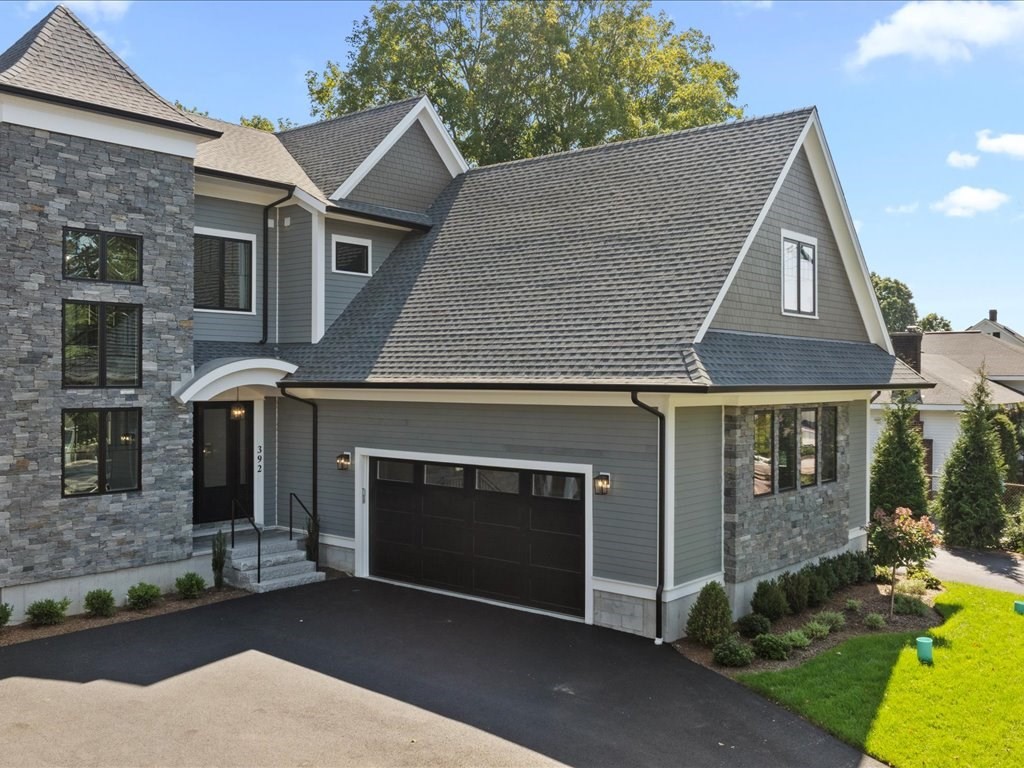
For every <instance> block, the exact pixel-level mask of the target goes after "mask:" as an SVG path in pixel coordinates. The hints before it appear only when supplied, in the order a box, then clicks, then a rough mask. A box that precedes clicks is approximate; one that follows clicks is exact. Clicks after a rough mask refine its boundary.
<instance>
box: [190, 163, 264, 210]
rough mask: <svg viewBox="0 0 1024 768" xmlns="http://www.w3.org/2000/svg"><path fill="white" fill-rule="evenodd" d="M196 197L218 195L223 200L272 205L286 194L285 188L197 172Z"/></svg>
mask: <svg viewBox="0 0 1024 768" xmlns="http://www.w3.org/2000/svg"><path fill="white" fill-rule="evenodd" d="M195 193H196V197H216V198H219V199H221V200H233V201H235V202H239V203H251V204H253V205H270V203H272V202H274V201H275V200H280V199H281V198H282V197H283V196H284V190H282V189H280V188H278V187H265V186H262V185H260V184H250V183H247V182H244V181H235V180H233V179H221V178H218V177H216V176H207V175H205V174H203V173H202V172H199V171H197V172H196V186H195Z"/></svg>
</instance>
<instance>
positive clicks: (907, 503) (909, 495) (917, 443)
mask: <svg viewBox="0 0 1024 768" xmlns="http://www.w3.org/2000/svg"><path fill="white" fill-rule="evenodd" d="M884 418H885V424H884V426H883V428H882V434H881V435H879V437H878V443H877V444H876V445H875V459H874V461H873V462H872V464H871V507H872V509H878V508H879V507H881V508H882V509H885V510H888V511H890V512H891V511H892V510H894V509H896V508H897V507H909V508H910V509H911V510H913V511H914V513H915V514H918V515H920V514H923V513H924V512H925V511H926V510H927V509H928V478H927V477H926V476H925V473H924V443H923V442H921V433H920V432H919V431H918V430H917V428H916V427H915V426H914V422H915V420H916V418H917V409H916V408H915V407H914V405H913V404H912V403H911V402H910V394H909V393H908V392H903V391H896V392H893V403H892V405H891V406H889V407H888V408H886V409H885V417H884Z"/></svg>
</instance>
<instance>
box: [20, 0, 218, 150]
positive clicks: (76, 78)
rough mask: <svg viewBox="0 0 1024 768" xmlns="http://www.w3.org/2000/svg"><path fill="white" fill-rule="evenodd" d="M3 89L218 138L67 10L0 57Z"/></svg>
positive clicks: (59, 8)
mask: <svg viewBox="0 0 1024 768" xmlns="http://www.w3.org/2000/svg"><path fill="white" fill-rule="evenodd" d="M0 90H8V91H13V92H19V93H25V94H26V95H32V96H36V97H38V98H44V99H49V100H60V101H66V102H68V101H69V102H74V103H76V104H80V105H89V106H92V107H97V108H101V109H104V110H108V111H114V112H117V113H122V114H125V115H131V116H134V117H136V118H138V119H141V120H144V121H147V122H155V123H160V124H163V125H168V126H173V127H177V128H180V129H183V130H186V131H189V132H192V133H200V134H204V135H212V136H215V135H217V134H216V132H212V131H210V130H209V129H207V128H205V127H203V126H201V125H199V123H198V122H196V121H195V120H193V119H192V118H190V117H189V116H188V115H186V114H184V113H183V112H181V111H180V110H178V109H177V108H176V107H175V106H174V105H173V104H170V103H168V102H167V101H165V100H164V99H163V98H162V97H161V96H160V95H159V94H157V93H156V91H154V90H153V89H152V88H150V87H149V86H148V85H146V84H145V83H144V82H143V81H142V79H141V78H140V77H139V76H138V75H136V74H135V73H134V72H132V70H131V69H130V68H129V67H128V65H127V64H125V63H124V62H123V61H121V59H120V58H118V56H117V54H115V53H114V52H113V51H111V50H110V49H109V48H108V47H107V46H106V45H105V44H104V43H103V41H102V40H100V39H99V38H98V37H96V35H94V34H93V33H92V32H91V31H90V30H89V28H88V27H86V26H85V25H84V24H83V23H82V22H81V21H79V20H78V18H77V17H76V16H75V15H74V14H73V13H72V12H71V11H69V10H68V9H67V8H65V7H64V6H62V5H58V6H57V7H56V8H54V9H53V10H52V11H51V12H50V13H48V14H47V15H46V17H45V18H43V19H42V20H41V21H40V22H39V23H38V24H36V25H35V26H34V27H32V29H30V30H29V31H28V32H26V33H25V34H24V35H23V36H22V37H21V38H20V39H19V40H18V41H17V42H15V43H14V45H12V46H11V47H10V48H8V49H7V50H6V51H5V52H4V53H2V54H0Z"/></svg>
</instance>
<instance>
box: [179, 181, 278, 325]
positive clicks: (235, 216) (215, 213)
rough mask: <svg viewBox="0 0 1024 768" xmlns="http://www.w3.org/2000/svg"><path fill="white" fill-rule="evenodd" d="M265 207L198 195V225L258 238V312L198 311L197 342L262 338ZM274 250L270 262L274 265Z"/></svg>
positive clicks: (255, 268) (255, 262) (255, 267)
mask: <svg viewBox="0 0 1024 768" xmlns="http://www.w3.org/2000/svg"><path fill="white" fill-rule="evenodd" d="M262 218H263V207H262V206H259V205H254V204H252V203H240V202H238V201H236V200H221V199H219V198H214V197H203V196H200V195H197V196H196V227H206V228H209V229H220V230H225V231H228V232H238V233H244V234H248V235H252V236H254V237H255V238H256V246H255V249H254V252H253V278H254V280H255V283H256V301H255V302H254V304H253V308H254V309H255V310H256V312H255V314H249V313H247V312H207V311H203V310H200V311H197V312H196V313H195V338H196V340H197V341H259V339H260V336H261V335H262V334H263V323H262V315H261V313H262V311H263V301H262V299H263V223H262ZM273 258H274V255H273V252H271V264H273ZM273 279H274V276H273V274H271V276H270V280H271V283H270V292H271V295H273V291H274V284H273ZM273 312H274V309H273V302H271V307H270V327H271V328H272V327H273V325H274V315H273Z"/></svg>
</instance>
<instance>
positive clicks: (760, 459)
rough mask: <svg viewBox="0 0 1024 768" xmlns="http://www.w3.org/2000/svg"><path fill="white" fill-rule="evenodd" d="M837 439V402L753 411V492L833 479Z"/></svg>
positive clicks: (759, 494)
mask: <svg viewBox="0 0 1024 768" xmlns="http://www.w3.org/2000/svg"><path fill="white" fill-rule="evenodd" d="M838 439H839V408H838V406H834V405H827V406H821V407H816V406H801V407H793V408H779V409H775V410H763V411H755V412H754V495H755V496H765V495H770V494H771V493H773V492H774V491H776V490H777V491H793V490H796V489H797V488H809V487H812V486H815V485H818V484H819V483H820V484H824V483H831V482H835V480H837V479H838V464H839V449H838V445H839V443H838Z"/></svg>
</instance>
